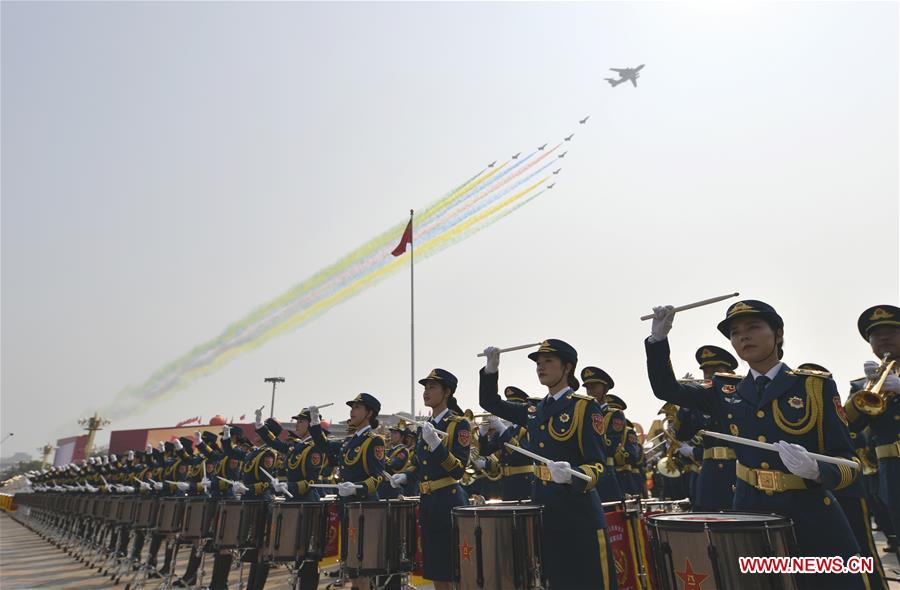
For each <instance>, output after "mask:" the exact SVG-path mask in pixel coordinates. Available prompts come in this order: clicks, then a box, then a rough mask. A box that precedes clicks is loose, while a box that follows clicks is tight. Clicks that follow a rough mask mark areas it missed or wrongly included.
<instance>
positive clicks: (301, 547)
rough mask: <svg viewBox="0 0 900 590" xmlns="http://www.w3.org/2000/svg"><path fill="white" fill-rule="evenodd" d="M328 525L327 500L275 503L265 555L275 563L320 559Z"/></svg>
mask: <svg viewBox="0 0 900 590" xmlns="http://www.w3.org/2000/svg"><path fill="white" fill-rule="evenodd" d="M327 527H328V505H327V504H326V503H325V502H276V503H275V506H274V507H273V508H272V519H271V520H270V521H269V534H268V535H267V536H266V544H265V547H264V548H263V558H264V559H265V560H266V561H270V562H273V563H284V562H294V561H296V560H298V559H300V560H304V559H310V560H315V561H319V559H321V558H322V556H323V555H324V554H325V538H326V535H327V530H328V529H327Z"/></svg>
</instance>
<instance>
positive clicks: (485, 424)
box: [478, 420, 491, 436]
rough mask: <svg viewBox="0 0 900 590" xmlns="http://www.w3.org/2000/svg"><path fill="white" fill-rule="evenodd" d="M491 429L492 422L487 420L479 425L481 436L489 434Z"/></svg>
mask: <svg viewBox="0 0 900 590" xmlns="http://www.w3.org/2000/svg"><path fill="white" fill-rule="evenodd" d="M490 431H491V423H490V422H488V421H487V420H482V421H481V424H479V425H478V434H480V435H481V436H487V433H488V432H490Z"/></svg>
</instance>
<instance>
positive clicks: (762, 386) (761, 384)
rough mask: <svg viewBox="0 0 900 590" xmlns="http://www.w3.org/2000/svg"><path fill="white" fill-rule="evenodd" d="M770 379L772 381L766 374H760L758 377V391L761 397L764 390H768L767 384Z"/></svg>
mask: <svg viewBox="0 0 900 590" xmlns="http://www.w3.org/2000/svg"><path fill="white" fill-rule="evenodd" d="M769 381H771V379H769V378H768V377H766V376H765V375H760V376H759V377H757V378H756V393H757V394H759V396H760V397H762V394H763V391H765V390H766V385H768V384H769Z"/></svg>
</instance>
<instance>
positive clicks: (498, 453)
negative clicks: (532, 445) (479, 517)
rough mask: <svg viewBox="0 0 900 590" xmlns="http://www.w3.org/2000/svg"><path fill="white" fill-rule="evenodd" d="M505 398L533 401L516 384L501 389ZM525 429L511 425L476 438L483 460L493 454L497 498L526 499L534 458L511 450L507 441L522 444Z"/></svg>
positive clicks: (529, 495) (528, 495)
mask: <svg viewBox="0 0 900 590" xmlns="http://www.w3.org/2000/svg"><path fill="white" fill-rule="evenodd" d="M504 395H505V396H506V399H507V401H510V402H518V403H522V404H532V405H534V404H536V403H537V401H538V400H531V399H530V398H529V397H528V394H527V393H525V392H524V391H523V390H521V389H519V388H518V387H513V386H508V387H507V388H506V389H505V390H504ZM526 435H527V431H526V430H525V427H524V426H523V425H521V424H512V425H510V426H509V427H507V428H506V430H504V431H503V432H502V433H499V434H497V435H495V436H492V437H490V438H489V437H484V436H480V437H478V440H479V447H480V449H479V452H480V453H481V455H482V456H483V457H485V459H488V460H490V459H489V456H491V455H493V456H494V457H496V461H497V462H498V465H497V468H498V470H499V474H500V498H501V499H502V500H505V501H512V500H529V499H530V498H531V489H532V486H533V484H534V461H532V460H531V459H529V458H528V457H526V456H525V455H523V454H521V453H517V452H516V451H513V450H511V449H510V448H509V447H507V446H506V445H507V443H508V444H511V445H515V446H522V444H523V441H524V440H525V438H526Z"/></svg>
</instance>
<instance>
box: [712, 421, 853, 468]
mask: <svg viewBox="0 0 900 590" xmlns="http://www.w3.org/2000/svg"><path fill="white" fill-rule="evenodd" d="M697 434H700V435H703V436H711V437H713V438H721V439H722V440H727V441H729V442H733V443H737V444H739V445H747V446H748V447H756V448H758V449H766V450H768V451H775V452H776V453H777V452H778V449H777V448H776V447H775V445H773V444H772V443H764V442H759V441H757V440H753V439H750V438H743V437H740V436H732V435H730V434H722V433H721V432H710V431H708V430H698V431H697ZM807 453H809V451H807ZM809 456H810V457H812V458H813V459H815V460H817V461H822V462H823V463H831V464H832V465H845V466H847V467H852V468H854V469H859V463H857V462H856V461H851V460H850V459H844V458H843V457H829V456H828V455H820V454H819V453H809Z"/></svg>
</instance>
